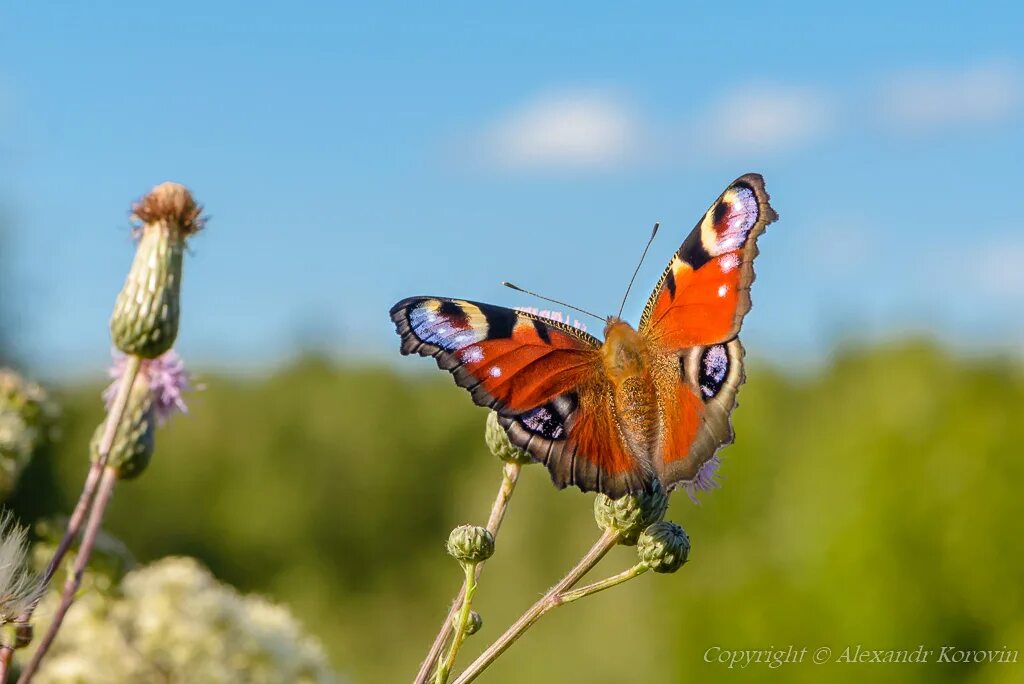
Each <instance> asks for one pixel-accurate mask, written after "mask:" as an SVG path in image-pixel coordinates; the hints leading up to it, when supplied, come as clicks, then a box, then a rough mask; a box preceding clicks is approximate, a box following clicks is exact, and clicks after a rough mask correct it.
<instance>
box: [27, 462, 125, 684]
mask: <svg viewBox="0 0 1024 684" xmlns="http://www.w3.org/2000/svg"><path fill="white" fill-rule="evenodd" d="M116 484H117V472H116V471H115V470H114V469H113V468H110V467H106V468H104V469H103V476H102V477H101V478H100V483H99V486H98V488H97V490H96V498H95V499H94V500H93V503H92V508H91V510H90V511H89V520H88V522H87V523H86V526H85V534H84V535H83V537H82V545H81V546H80V547H79V549H78V554H77V555H76V556H75V565H74V567H73V569H72V572H71V574H70V575H69V576H68V579H67V581H66V582H65V583H64V593H63V595H62V596H61V601H60V605H59V606H58V607H57V612H56V613H54V616H53V621H52V622H51V623H50V626H49V628H48V629H47V630H46V636H44V637H43V640H42V641H41V642H40V643H39V648H38V649H36V652H35V653H34V654H33V656H32V660H30V661H29V663H28V665H26V666H25V670H24V672H22V673H21V677H19V678H18V684H28V682H29V681H31V679H32V677H33V676H34V675H35V673H36V670H38V669H39V664H40V663H41V662H42V660H43V657H44V656H46V652H47V651H49V650H50V646H52V645H53V640H54V639H55V638H56V636H57V631H58V630H59V629H60V626H61V623H62V622H63V621H64V616H65V615H67V612H68V609H69V608H71V604H72V602H73V601H74V600H75V593H76V592H77V591H78V589H79V587H81V586H82V576H83V575H84V574H85V568H86V565H87V564H88V563H89V556H90V555H92V548H93V546H94V545H95V544H96V537H97V536H98V535H99V531H100V526H101V524H102V523H103V514H104V512H106V509H107V505H108V504H109V503H110V499H111V497H112V496H113V495H114V485H116Z"/></svg>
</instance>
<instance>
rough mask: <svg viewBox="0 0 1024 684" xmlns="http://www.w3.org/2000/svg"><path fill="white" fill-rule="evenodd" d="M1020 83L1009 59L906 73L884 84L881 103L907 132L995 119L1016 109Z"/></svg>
mask: <svg viewBox="0 0 1024 684" xmlns="http://www.w3.org/2000/svg"><path fill="white" fill-rule="evenodd" d="M1021 88H1022V83H1021V78H1020V75H1019V74H1018V73H1017V72H1016V70H1014V69H1013V68H1011V67H1010V66H1008V65H1005V64H994V63H993V64H985V65H980V66H974V67H970V68H966V69H960V70H955V71H936V70H932V71H916V72H905V73H902V74H899V75H897V76H895V77H893V78H892V79H890V81H889V82H888V83H887V84H885V86H884V87H883V88H882V92H881V95H880V98H879V107H880V110H881V113H882V116H883V117H884V119H885V120H886V121H887V122H888V123H889V124H890V125H892V126H894V127H896V128H897V129H900V130H903V131H908V132H917V131H925V132H930V131H934V130H936V129H944V128H950V127H954V126H965V125H979V124H991V123H996V122H999V121H1001V120H1004V119H1007V118H1009V117H1011V116H1013V115H1014V114H1015V113H1016V112H1017V110H1018V107H1019V105H1020V104H1021V100H1022V90H1021Z"/></svg>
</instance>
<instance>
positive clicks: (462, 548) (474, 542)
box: [448, 525, 494, 563]
mask: <svg viewBox="0 0 1024 684" xmlns="http://www.w3.org/2000/svg"><path fill="white" fill-rule="evenodd" d="M493 553H494V535H492V534H491V533H490V532H488V531H487V529H486V528H483V527H477V526H476V525H460V526H459V527H456V528H455V529H454V530H452V533H451V534H450V535H448V555H450V556H451V557H452V558H454V559H455V560H457V561H459V562H460V563H480V562H481V561H485V560H487V559H488V558H490V557H491V555H492V554H493Z"/></svg>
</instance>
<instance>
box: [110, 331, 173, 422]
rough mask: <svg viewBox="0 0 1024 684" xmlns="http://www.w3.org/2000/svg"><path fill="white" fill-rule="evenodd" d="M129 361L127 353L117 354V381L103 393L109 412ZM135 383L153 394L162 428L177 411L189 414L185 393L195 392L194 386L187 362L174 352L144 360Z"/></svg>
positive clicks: (112, 372) (114, 375)
mask: <svg viewBox="0 0 1024 684" xmlns="http://www.w3.org/2000/svg"><path fill="white" fill-rule="evenodd" d="M127 361H128V357H126V356H124V355H123V354H115V355H114V364H113V365H112V366H111V367H110V371H109V375H110V377H111V379H112V380H113V382H111V383H110V386H109V387H107V389H106V390H104V392H103V401H104V402H106V405H107V410H108V411H109V410H110V407H111V405H112V404H113V403H114V397H116V396H117V390H118V388H119V387H120V386H121V380H122V379H123V378H124V371H125V366H126V365H127ZM135 382H136V383H137V384H139V383H142V384H145V385H146V386H147V387H148V388H149V391H150V393H151V394H152V395H153V397H152V398H153V410H154V412H155V413H156V418H157V421H158V422H159V423H160V424H161V425H163V424H164V423H165V422H167V419H168V418H170V417H171V416H173V415H174V414H175V413H177V412H181V413H188V406H186V405H185V400H184V399H183V397H182V394H183V393H185V392H187V391H189V390H190V389H192V385H191V382H190V378H189V374H188V371H186V370H185V362H184V361H182V359H181V357H180V356H178V353H177V352H175V351H174V350H173V349H172V350H170V351H168V352H166V353H164V354H163V355H162V356H160V357H158V358H155V359H146V360H144V361H143V362H142V365H141V366H140V368H139V375H138V377H137V378H136V380H135Z"/></svg>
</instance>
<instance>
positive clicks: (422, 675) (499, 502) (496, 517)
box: [413, 463, 522, 684]
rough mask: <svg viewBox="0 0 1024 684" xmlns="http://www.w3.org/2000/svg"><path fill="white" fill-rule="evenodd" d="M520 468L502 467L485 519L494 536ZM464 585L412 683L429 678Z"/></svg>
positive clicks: (477, 572) (480, 566) (479, 567)
mask: <svg viewBox="0 0 1024 684" xmlns="http://www.w3.org/2000/svg"><path fill="white" fill-rule="evenodd" d="M521 470H522V466H521V465H519V464H518V463H506V464H505V467H504V468H502V471H501V485H500V486H499V487H498V495H497V496H496V497H495V498H494V504H493V505H492V506H491V515H490V517H489V518H488V519H487V531H488V532H490V533H491V535H492V536H494V537H495V538H497V536H498V530H499V529H500V528H501V522H502V520H504V519H505V512H506V511H507V510H508V502H509V499H511V498H512V494H513V492H515V489H516V482H518V481H519V472H520V471H521ZM483 567H484V564H483V563H477V565H476V570H475V574H474V576H473V579H474V581H476V580H479V579H480V573H481V572H482V571H483ZM466 586H467V583H466V582H463V583H462V588H461V589H459V593H458V595H456V597H455V600H454V601H452V606H451V608H450V609H449V610H448V615H447V617H445V620H444V623H442V625H441V629H440V631H438V633H437V636H436V637H435V638H434V643H433V644H432V645H431V647H430V651H429V652H427V657H426V658H424V660H423V663H422V664H421V665H420V669H419V672H417V673H416V679H414V680H413V682H414V684H426V683H427V681H428V680H429V679H430V673H431V671H433V669H434V666H435V665H436V664H437V661H438V658H440V656H441V651H443V650H444V645H445V643H447V641H448V635H449V634H450V633H451V629H452V620H454V619H455V614H456V613H457V612H458V610H459V606H461V605H462V602H463V600H464V599H465V596H466Z"/></svg>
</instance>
